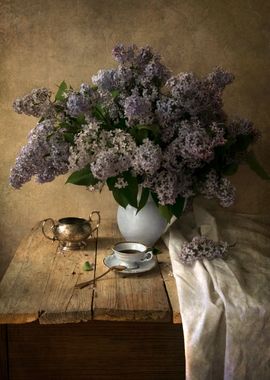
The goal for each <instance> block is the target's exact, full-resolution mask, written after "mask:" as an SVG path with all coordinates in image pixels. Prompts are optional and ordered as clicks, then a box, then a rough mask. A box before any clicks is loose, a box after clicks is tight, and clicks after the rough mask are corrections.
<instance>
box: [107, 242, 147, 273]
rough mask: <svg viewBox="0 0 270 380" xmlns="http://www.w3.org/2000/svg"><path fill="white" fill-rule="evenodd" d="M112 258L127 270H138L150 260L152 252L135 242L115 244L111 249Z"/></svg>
mask: <svg viewBox="0 0 270 380" xmlns="http://www.w3.org/2000/svg"><path fill="white" fill-rule="evenodd" d="M112 250H113V253H114V256H115V257H116V258H117V259H118V260H119V261H120V263H121V264H122V265H125V266H127V268H130V269H131V268H138V267H139V266H140V265H141V264H143V263H145V262H147V261H150V260H152V258H153V252H152V251H151V250H150V248H148V247H147V246H146V245H144V244H141V243H136V242H121V243H117V244H115V245H114V246H113V248H112Z"/></svg>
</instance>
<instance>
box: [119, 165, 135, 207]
mask: <svg viewBox="0 0 270 380" xmlns="http://www.w3.org/2000/svg"><path fill="white" fill-rule="evenodd" d="M122 176H123V178H124V180H125V181H126V182H127V184H128V185H127V187H124V188H123V189H121V190H122V192H123V194H124V195H125V197H126V199H127V200H128V202H129V204H130V205H131V206H133V207H135V208H137V196H138V181H137V178H136V177H133V176H132V175H131V173H130V172H124V173H122Z"/></svg>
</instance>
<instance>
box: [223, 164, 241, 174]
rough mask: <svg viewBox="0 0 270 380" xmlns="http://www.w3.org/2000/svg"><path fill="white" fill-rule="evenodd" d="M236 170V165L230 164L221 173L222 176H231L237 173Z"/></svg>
mask: <svg viewBox="0 0 270 380" xmlns="http://www.w3.org/2000/svg"><path fill="white" fill-rule="evenodd" d="M237 170H238V164H236V163H234V164H230V165H228V166H226V167H225V168H224V169H223V170H222V172H223V174H224V175H233V174H235V173H236V172H237Z"/></svg>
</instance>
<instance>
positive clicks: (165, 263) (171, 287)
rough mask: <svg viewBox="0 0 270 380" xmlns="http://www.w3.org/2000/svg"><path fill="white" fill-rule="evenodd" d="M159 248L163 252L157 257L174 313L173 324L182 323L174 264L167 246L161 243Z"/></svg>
mask: <svg viewBox="0 0 270 380" xmlns="http://www.w3.org/2000/svg"><path fill="white" fill-rule="evenodd" d="M158 248H159V249H160V250H161V253H159V254H158V255H157V260H158V263H159V267H160V271H161V274H162V277H163V281H164V284H165V287H166V291H167V294H168V298H169V300H170V304H171V307H172V312H173V323H176V324H179V323H181V314H180V307H179V301H178V294H177V288H176V284H175V279H174V277H173V272H172V264H171V259H170V254H169V251H168V248H167V247H166V245H165V244H164V243H163V242H161V241H159V242H158Z"/></svg>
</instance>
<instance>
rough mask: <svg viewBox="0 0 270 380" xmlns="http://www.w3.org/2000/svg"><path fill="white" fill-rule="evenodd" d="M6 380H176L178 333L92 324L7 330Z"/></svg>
mask: <svg viewBox="0 0 270 380" xmlns="http://www.w3.org/2000/svg"><path fill="white" fill-rule="evenodd" d="M8 330H9V331H8V332H9V337H10V338H9V353H10V380H30V379H38V380H43V379H44V380H45V379H46V380H48V379H49V380H122V379H129V380H138V379H140V380H181V379H184V378H185V376H184V371H185V367H184V344H183V334H182V329H181V327H179V326H176V325H173V324H170V323H134V322H129V323H127V322H108V321H92V322H87V323H79V324H68V325H39V324H38V323H31V324H25V325H10V326H9V327H8Z"/></svg>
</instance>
